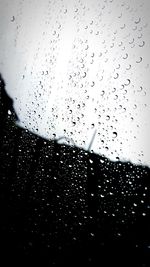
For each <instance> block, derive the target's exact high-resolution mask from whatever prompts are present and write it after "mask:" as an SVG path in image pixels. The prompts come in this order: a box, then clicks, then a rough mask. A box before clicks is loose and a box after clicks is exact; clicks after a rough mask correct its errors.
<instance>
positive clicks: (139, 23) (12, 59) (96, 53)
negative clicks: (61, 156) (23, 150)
mask: <svg viewBox="0 0 150 267" xmlns="http://www.w3.org/2000/svg"><path fill="white" fill-rule="evenodd" d="M149 14H150V2H149V1H148V0H146V1H141V0H136V1H133V0H130V1H129V0H128V1H119V0H114V1H112V0H105V1H100V0H94V1H93V0H86V1H85V0H84V1H83V0H79V1H75V0H70V1H67V0H57V1H56V0H54V1H48V0H45V1H42V0H41V1H40V0H26V1H23V0H12V1H11V0H5V1H3V0H0V47H1V49H0V72H1V73H2V74H3V77H4V79H5V81H6V84H7V87H6V89H7V91H8V93H9V94H10V95H11V97H13V99H14V101H15V109H16V111H17V114H18V116H19V118H20V121H21V123H20V124H21V126H22V127H27V128H28V129H29V130H31V131H32V132H35V133H37V134H39V135H41V136H43V137H45V138H48V139H53V138H56V139H58V138H61V137H66V138H69V139H72V143H74V144H75V145H76V146H78V147H82V148H84V149H89V146H90V144H91V149H92V150H93V152H94V153H98V154H104V155H105V156H106V157H108V158H110V159H112V160H116V157H119V158H120V159H121V160H130V161H131V162H133V163H142V164H146V165H148V166H150V152H149V147H150V143H149V142H150V141H149V136H150V123H149V116H150V66H149V63H150V53H149V51H150V24H149V23H150V21H149V20H150V19H149ZM92 138H93V142H91V140H92ZM61 141H62V142H65V139H62V140H61Z"/></svg>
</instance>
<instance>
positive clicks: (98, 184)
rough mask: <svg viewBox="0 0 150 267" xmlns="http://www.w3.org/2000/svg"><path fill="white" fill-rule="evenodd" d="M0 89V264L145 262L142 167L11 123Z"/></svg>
mask: <svg viewBox="0 0 150 267" xmlns="http://www.w3.org/2000/svg"><path fill="white" fill-rule="evenodd" d="M0 87H1V88H0V101H1V107H0V124H1V127H0V214H1V219H0V236H1V237H0V243H1V257H0V261H1V264H0V265H1V266H10V264H11V265H13V266H36V265H37V264H39V265H40V266H56V265H61V266H63V265H65V266H77V265H78V264H82V266H102V267H103V266H133V267H134V266H135V267H138V266H139V267H149V266H150V227H149V210H150V201H149V200H150V199H149V196H150V187H149V184H150V180H149V176H150V169H149V168H147V167H144V166H137V165H133V164H131V163H123V162H116V163H115V162H111V161H109V160H108V159H107V158H104V157H101V156H98V155H95V154H91V153H87V152H86V151H83V150H80V149H78V148H73V147H69V146H65V145H60V144H57V143H56V142H53V141H47V140H44V139H42V138H41V137H38V136H36V135H34V134H32V133H30V132H29V131H28V130H24V129H21V128H19V127H18V126H16V125H15V120H16V115H15V113H14V111H13V107H12V101H11V99H10V98H9V97H8V96H7V94H6V93H5V90H4V87H5V85H4V82H3V80H2V78H1V82H0ZM8 110H10V111H11V112H8Z"/></svg>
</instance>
